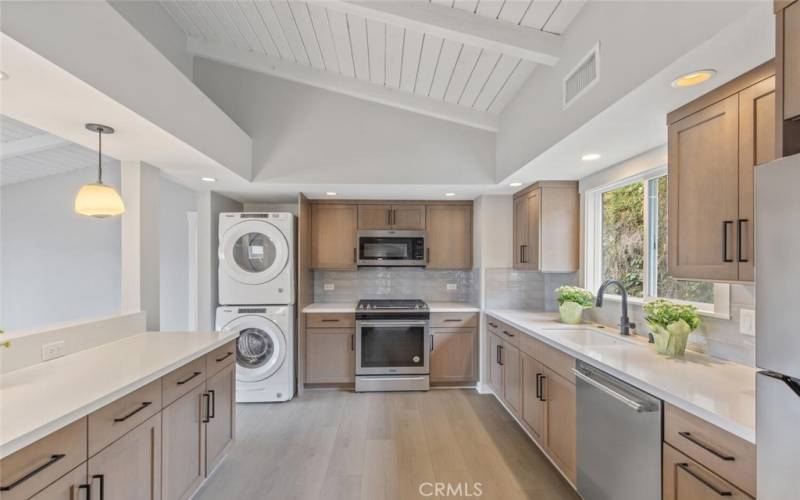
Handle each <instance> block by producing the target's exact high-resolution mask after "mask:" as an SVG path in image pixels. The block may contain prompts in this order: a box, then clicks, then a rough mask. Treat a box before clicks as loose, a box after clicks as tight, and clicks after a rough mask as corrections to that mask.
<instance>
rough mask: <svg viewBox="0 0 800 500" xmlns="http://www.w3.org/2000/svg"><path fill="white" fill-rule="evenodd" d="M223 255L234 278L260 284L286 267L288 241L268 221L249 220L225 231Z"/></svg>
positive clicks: (228, 271) (229, 272)
mask: <svg viewBox="0 0 800 500" xmlns="http://www.w3.org/2000/svg"><path fill="white" fill-rule="evenodd" d="M220 258H221V259H222V261H223V262H224V266H225V270H226V272H227V273H228V275H229V276H230V277H231V278H233V279H235V280H236V281H239V282H240V283H245V284H248V285H258V284H261V283H266V282H268V281H271V280H273V279H275V277H277V276H278V275H279V274H280V273H281V271H283V270H284V268H286V265H287V264H288V262H289V243H288V242H287V241H286V237H285V236H284V235H283V234H282V233H281V232H280V230H278V228H276V227H275V226H273V225H272V224H270V223H269V222H265V221H260V220H247V221H244V222H240V223H238V224H236V225H235V226H233V227H231V228H230V229H228V230H227V231H226V232H225V234H224V235H223V239H222V255H220Z"/></svg>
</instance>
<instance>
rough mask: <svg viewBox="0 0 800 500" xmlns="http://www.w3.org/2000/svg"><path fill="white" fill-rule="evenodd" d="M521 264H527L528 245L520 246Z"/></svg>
mask: <svg viewBox="0 0 800 500" xmlns="http://www.w3.org/2000/svg"><path fill="white" fill-rule="evenodd" d="M522 263H523V264H527V263H528V245H522Z"/></svg>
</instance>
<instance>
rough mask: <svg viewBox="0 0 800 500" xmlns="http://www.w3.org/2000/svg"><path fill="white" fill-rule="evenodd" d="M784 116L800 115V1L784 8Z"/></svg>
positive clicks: (786, 117)
mask: <svg viewBox="0 0 800 500" xmlns="http://www.w3.org/2000/svg"><path fill="white" fill-rule="evenodd" d="M781 31H782V32H783V40H782V45H783V47H782V48H783V51H782V55H783V117H784V119H789V120H791V119H795V118H797V117H800V3H798V2H792V3H790V4H788V5H787V6H786V7H785V8H784V9H783V29H782V30H781Z"/></svg>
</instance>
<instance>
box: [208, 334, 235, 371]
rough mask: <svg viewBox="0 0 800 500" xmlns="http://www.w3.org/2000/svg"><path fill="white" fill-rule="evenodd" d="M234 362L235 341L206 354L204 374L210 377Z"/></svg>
mask: <svg viewBox="0 0 800 500" xmlns="http://www.w3.org/2000/svg"><path fill="white" fill-rule="evenodd" d="M234 361H236V341H235V340H234V341H232V342H228V343H227V344H225V345H224V346H222V347H218V348H216V349H214V350H213V351H211V352H210V353H208V354H206V373H207V374H208V375H207V376H208V377H210V376H212V375H214V374H215V373H217V372H218V371H220V370H222V369H223V368H225V367H226V366H229V365H230V364H232V363H233V362H234Z"/></svg>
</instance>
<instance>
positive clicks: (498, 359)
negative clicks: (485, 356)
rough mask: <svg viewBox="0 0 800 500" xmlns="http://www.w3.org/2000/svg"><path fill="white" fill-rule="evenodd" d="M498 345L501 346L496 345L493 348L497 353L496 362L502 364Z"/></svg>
mask: <svg viewBox="0 0 800 500" xmlns="http://www.w3.org/2000/svg"><path fill="white" fill-rule="evenodd" d="M500 347H502V346H499V345H498V346H497V348H496V349H495V352H496V353H497V364H498V365H502V364H503V362H502V361H500Z"/></svg>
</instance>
